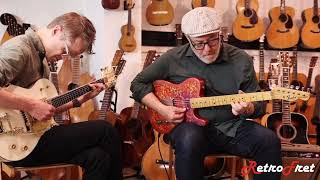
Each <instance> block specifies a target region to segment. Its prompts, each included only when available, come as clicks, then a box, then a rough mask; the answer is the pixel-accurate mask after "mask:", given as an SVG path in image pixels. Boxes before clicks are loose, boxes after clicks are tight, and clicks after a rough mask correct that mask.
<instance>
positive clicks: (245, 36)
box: [232, 0, 264, 41]
mask: <svg viewBox="0 0 320 180" xmlns="http://www.w3.org/2000/svg"><path fill="white" fill-rule="evenodd" d="M258 8H259V4H258V1H257V0H239V1H238V3H237V13H238V15H237V17H236V19H235V21H234V22H233V26H232V30H233V35H234V36H235V37H236V38H237V39H239V40H241V41H254V40H257V39H259V38H260V37H261V36H262V34H263V33H264V24H263V21H262V19H261V18H260V17H259V16H258V14H257V11H258Z"/></svg>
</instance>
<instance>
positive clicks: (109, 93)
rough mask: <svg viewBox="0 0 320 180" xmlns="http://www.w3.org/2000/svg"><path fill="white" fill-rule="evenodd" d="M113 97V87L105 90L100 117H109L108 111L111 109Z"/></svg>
mask: <svg viewBox="0 0 320 180" xmlns="http://www.w3.org/2000/svg"><path fill="white" fill-rule="evenodd" d="M111 99H112V88H110V89H108V90H106V91H105V92H104V96H103V100H102V104H101V108H100V111H99V119H106V118H107V111H108V110H109V109H110V104H111Z"/></svg>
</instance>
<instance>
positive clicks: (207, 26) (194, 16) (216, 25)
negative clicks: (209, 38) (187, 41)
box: [181, 7, 222, 37]
mask: <svg viewBox="0 0 320 180" xmlns="http://www.w3.org/2000/svg"><path fill="white" fill-rule="evenodd" d="M221 24H222V18H221V14H220V12H219V11H217V10H216V9H215V8H211V7H197V8H194V9H192V10H191V11H189V12H187V13H186V14H185V15H184V16H183V17H182V21H181V30H182V32H183V33H184V34H186V35H188V36H190V37H198V36H203V35H207V34H210V33H213V32H217V31H218V30H220V27H221Z"/></svg>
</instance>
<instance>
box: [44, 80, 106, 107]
mask: <svg viewBox="0 0 320 180" xmlns="http://www.w3.org/2000/svg"><path fill="white" fill-rule="evenodd" d="M94 83H104V79H99V80H97V81H95V82H94ZM91 90H92V88H91V87H90V86H89V85H88V84H87V85H83V86H80V87H78V88H75V89H73V90H71V91H68V92H67V93H65V94H62V95H60V96H56V97H54V98H52V99H50V100H49V102H50V103H51V104H52V105H53V106H54V107H56V108H57V107H60V106H62V105H64V104H66V103H68V102H70V101H72V100H74V99H76V98H77V97H80V96H82V95H84V94H86V93H87V92H90V91H91Z"/></svg>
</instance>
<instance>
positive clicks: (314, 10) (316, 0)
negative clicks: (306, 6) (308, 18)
mask: <svg viewBox="0 0 320 180" xmlns="http://www.w3.org/2000/svg"><path fill="white" fill-rule="evenodd" d="M313 16H318V0H313Z"/></svg>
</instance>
